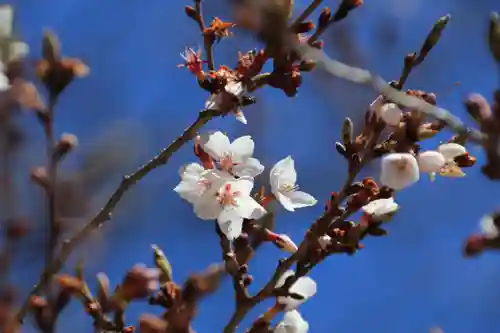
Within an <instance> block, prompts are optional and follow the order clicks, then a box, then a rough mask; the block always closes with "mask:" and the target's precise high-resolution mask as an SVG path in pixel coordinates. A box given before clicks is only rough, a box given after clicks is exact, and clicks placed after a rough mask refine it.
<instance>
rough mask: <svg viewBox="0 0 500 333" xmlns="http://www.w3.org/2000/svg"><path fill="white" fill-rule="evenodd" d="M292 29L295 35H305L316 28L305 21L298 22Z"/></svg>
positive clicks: (311, 23)
mask: <svg viewBox="0 0 500 333" xmlns="http://www.w3.org/2000/svg"><path fill="white" fill-rule="evenodd" d="M294 28H295V30H294V32H295V33H296V34H305V33H308V32H310V31H311V30H313V29H314V28H316V26H315V25H314V23H313V22H312V21H305V22H300V23H299V24H297V25H296V26H295V27H294Z"/></svg>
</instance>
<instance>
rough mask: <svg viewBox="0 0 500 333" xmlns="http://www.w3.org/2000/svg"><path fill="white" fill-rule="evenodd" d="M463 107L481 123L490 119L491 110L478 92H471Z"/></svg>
mask: <svg viewBox="0 0 500 333" xmlns="http://www.w3.org/2000/svg"><path fill="white" fill-rule="evenodd" d="M465 108H466V110H467V112H468V113H469V115H470V116H471V117H472V118H473V119H474V120H475V121H477V122H478V123H480V124H483V123H484V122H485V121H486V120H488V119H491V117H492V111H491V107H490V105H489V103H488V102H487V101H486V99H485V98H484V97H483V96H482V95H480V94H472V95H470V96H469V98H468V99H467V100H466V101H465Z"/></svg>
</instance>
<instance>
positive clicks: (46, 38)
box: [42, 30, 61, 62]
mask: <svg viewBox="0 0 500 333" xmlns="http://www.w3.org/2000/svg"><path fill="white" fill-rule="evenodd" d="M60 53H61V46H60V44H59V40H58V39H57V36H56V35H55V34H53V33H52V32H51V31H49V30H46V31H45V32H44V33H43V39H42V57H43V59H45V60H47V61H49V62H54V61H55V60H56V59H58V58H59V57H60V55H61V54H60Z"/></svg>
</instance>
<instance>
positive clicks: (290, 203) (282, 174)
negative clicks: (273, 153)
mask: <svg viewBox="0 0 500 333" xmlns="http://www.w3.org/2000/svg"><path fill="white" fill-rule="evenodd" d="M270 183H271V192H272V193H273V195H274V196H275V197H276V200H278V201H279V202H280V203H281V205H283V207H284V208H285V209H286V210H288V211H291V212H293V211H295V209H296V208H302V207H309V206H313V205H315V204H316V203H317V200H316V199H315V198H314V197H313V196H312V195H310V194H308V193H305V192H302V191H299V187H298V185H296V183H297V172H296V171H295V162H294V160H293V159H292V157H291V156H288V157H285V158H284V159H282V160H281V161H279V162H278V163H276V164H275V165H274V167H273V168H272V169H271V172H270Z"/></svg>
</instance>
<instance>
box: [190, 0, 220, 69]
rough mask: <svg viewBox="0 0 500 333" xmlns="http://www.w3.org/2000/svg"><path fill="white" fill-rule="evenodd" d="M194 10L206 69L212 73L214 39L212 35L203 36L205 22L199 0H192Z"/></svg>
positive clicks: (213, 65)
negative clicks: (201, 40) (203, 50)
mask: <svg viewBox="0 0 500 333" xmlns="http://www.w3.org/2000/svg"><path fill="white" fill-rule="evenodd" d="M194 4H195V6H194V10H195V16H194V17H193V19H194V20H195V21H196V23H198V26H199V27H200V32H201V33H202V35H203V47H204V49H205V55H206V56H207V66H208V69H209V70H211V71H213V70H215V60H214V52H213V45H214V38H213V35H212V34H205V33H204V32H205V28H206V26H205V22H204V20H203V10H202V7H201V0H194Z"/></svg>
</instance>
